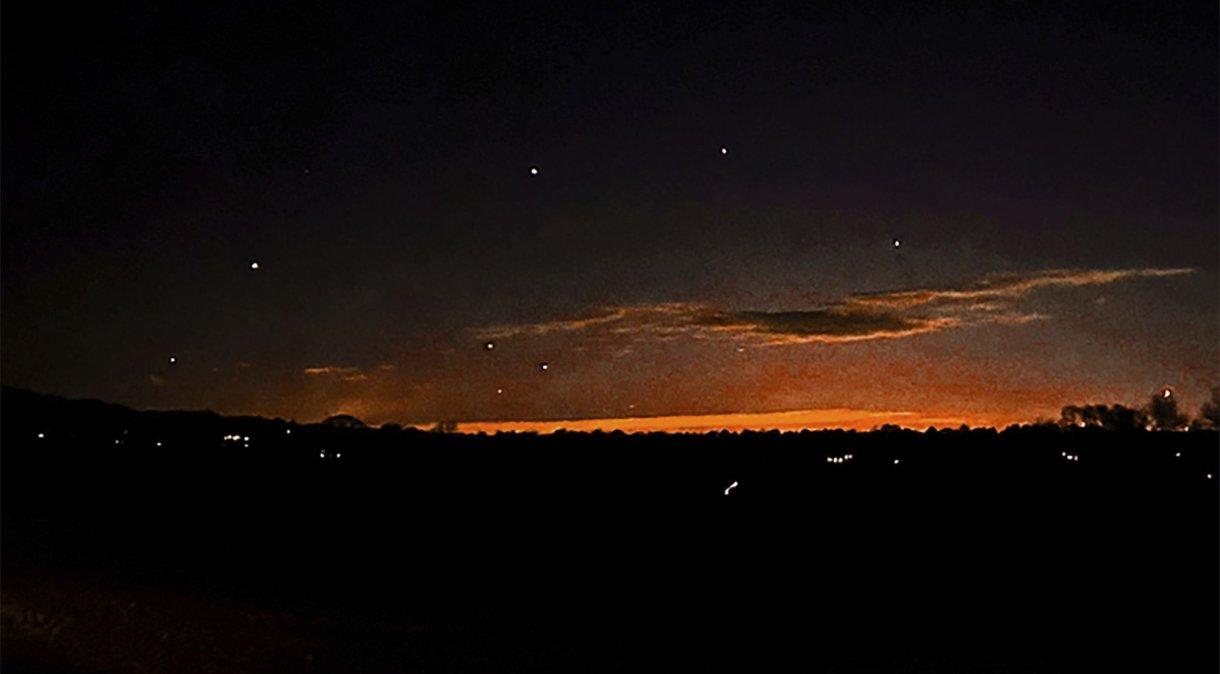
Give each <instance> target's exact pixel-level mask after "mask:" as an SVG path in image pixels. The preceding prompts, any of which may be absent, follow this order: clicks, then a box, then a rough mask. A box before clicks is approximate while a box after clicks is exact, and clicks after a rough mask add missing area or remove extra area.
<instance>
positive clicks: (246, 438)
mask: <svg viewBox="0 0 1220 674" xmlns="http://www.w3.org/2000/svg"><path fill="white" fill-rule="evenodd" d="M242 442H250V436H248V435H247V436H246V437H244V438H242Z"/></svg>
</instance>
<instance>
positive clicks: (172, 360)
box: [169, 356, 178, 365]
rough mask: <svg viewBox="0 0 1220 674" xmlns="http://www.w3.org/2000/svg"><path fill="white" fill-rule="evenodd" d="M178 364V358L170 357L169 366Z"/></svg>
mask: <svg viewBox="0 0 1220 674" xmlns="http://www.w3.org/2000/svg"><path fill="white" fill-rule="evenodd" d="M177 362H178V359H177V358H175V357H173V356H170V357H169V364H170V365H173V364H174V363H177Z"/></svg>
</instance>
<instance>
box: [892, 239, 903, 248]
mask: <svg viewBox="0 0 1220 674" xmlns="http://www.w3.org/2000/svg"><path fill="white" fill-rule="evenodd" d="M894 247H895V248H901V247H902V241H900V240H898V239H894Z"/></svg>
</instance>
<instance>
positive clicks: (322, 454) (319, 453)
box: [318, 449, 326, 459]
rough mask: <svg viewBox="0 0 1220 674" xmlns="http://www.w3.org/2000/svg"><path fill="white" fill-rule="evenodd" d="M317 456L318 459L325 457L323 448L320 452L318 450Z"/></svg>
mask: <svg viewBox="0 0 1220 674" xmlns="http://www.w3.org/2000/svg"><path fill="white" fill-rule="evenodd" d="M318 458H320V459H325V458H326V450H325V449H324V450H322V451H320V452H318Z"/></svg>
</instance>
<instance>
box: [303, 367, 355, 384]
mask: <svg viewBox="0 0 1220 674" xmlns="http://www.w3.org/2000/svg"><path fill="white" fill-rule="evenodd" d="M305 374H306V375H307V376H310V377H334V378H337V379H340V380H342V381H364V380H365V379H368V375H366V374H364V373H363V372H361V371H360V368H358V367H335V366H333V365H326V366H323V367H307V368H305Z"/></svg>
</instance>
